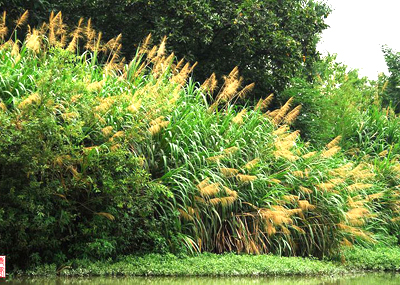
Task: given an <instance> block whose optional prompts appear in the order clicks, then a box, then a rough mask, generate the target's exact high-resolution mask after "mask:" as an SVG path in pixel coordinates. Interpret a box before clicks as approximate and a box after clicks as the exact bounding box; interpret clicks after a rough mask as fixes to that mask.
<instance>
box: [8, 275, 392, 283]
mask: <svg viewBox="0 0 400 285" xmlns="http://www.w3.org/2000/svg"><path fill="white" fill-rule="evenodd" d="M6 284H9V285H64V284H66V285H78V284H79V285H114V284H116V285H128V284H129V285H130V284H134V285H136V284H137V285H153V284H154V285H156V284H157V285H158V284H160V285H178V284H185V285H225V284H226V285H230V284H232V285H242V284H243V285H244V284H252V285H256V284H272V285H289V284H290V285H291V284H296V285H314V284H324V285H330V284H351V285H376V284H380V285H386V284H393V285H394V284H396V285H398V284H400V274H394V273H368V274H362V275H350V276H333V277H329V276H324V277H226V278H224V277H215V278H212V277H162V278H161V277H95V278H65V277H60V278H26V279H14V280H11V281H8V282H6Z"/></svg>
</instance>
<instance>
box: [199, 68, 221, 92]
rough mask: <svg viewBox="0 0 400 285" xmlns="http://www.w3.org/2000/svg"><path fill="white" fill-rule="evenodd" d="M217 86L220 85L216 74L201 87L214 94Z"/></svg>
mask: <svg viewBox="0 0 400 285" xmlns="http://www.w3.org/2000/svg"><path fill="white" fill-rule="evenodd" d="M217 84H218V81H217V77H216V75H215V73H213V74H211V76H210V77H209V78H207V79H206V80H205V81H204V83H203V84H202V85H201V89H203V90H205V91H207V92H210V93H211V94H212V93H214V91H215V89H216V88H217Z"/></svg>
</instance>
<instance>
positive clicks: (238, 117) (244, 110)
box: [232, 109, 247, 125]
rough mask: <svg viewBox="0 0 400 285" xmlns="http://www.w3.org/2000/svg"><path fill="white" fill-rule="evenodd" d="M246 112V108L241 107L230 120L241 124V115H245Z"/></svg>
mask: <svg viewBox="0 0 400 285" xmlns="http://www.w3.org/2000/svg"><path fill="white" fill-rule="evenodd" d="M246 113H247V110H246V109H243V110H242V111H240V112H239V113H238V114H237V115H236V116H235V117H234V118H233V119H232V122H233V123H235V124H237V125H241V124H243V115H245V114H246Z"/></svg>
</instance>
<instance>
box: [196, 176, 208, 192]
mask: <svg viewBox="0 0 400 285" xmlns="http://www.w3.org/2000/svg"><path fill="white" fill-rule="evenodd" d="M209 184H210V178H209V177H207V178H206V179H204V180H202V181H201V182H200V183H199V184H197V186H196V187H197V188H198V189H199V190H201V189H203V188H204V187H206V186H207V185H209Z"/></svg>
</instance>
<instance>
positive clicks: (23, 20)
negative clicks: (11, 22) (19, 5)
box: [14, 10, 29, 31]
mask: <svg viewBox="0 0 400 285" xmlns="http://www.w3.org/2000/svg"><path fill="white" fill-rule="evenodd" d="M28 17H29V11H28V10H26V11H25V12H24V13H23V14H22V15H21V16H20V17H19V18H18V19H17V20H16V21H15V29H14V31H15V30H16V29H18V28H20V27H22V26H23V25H25V23H26V21H28Z"/></svg>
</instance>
